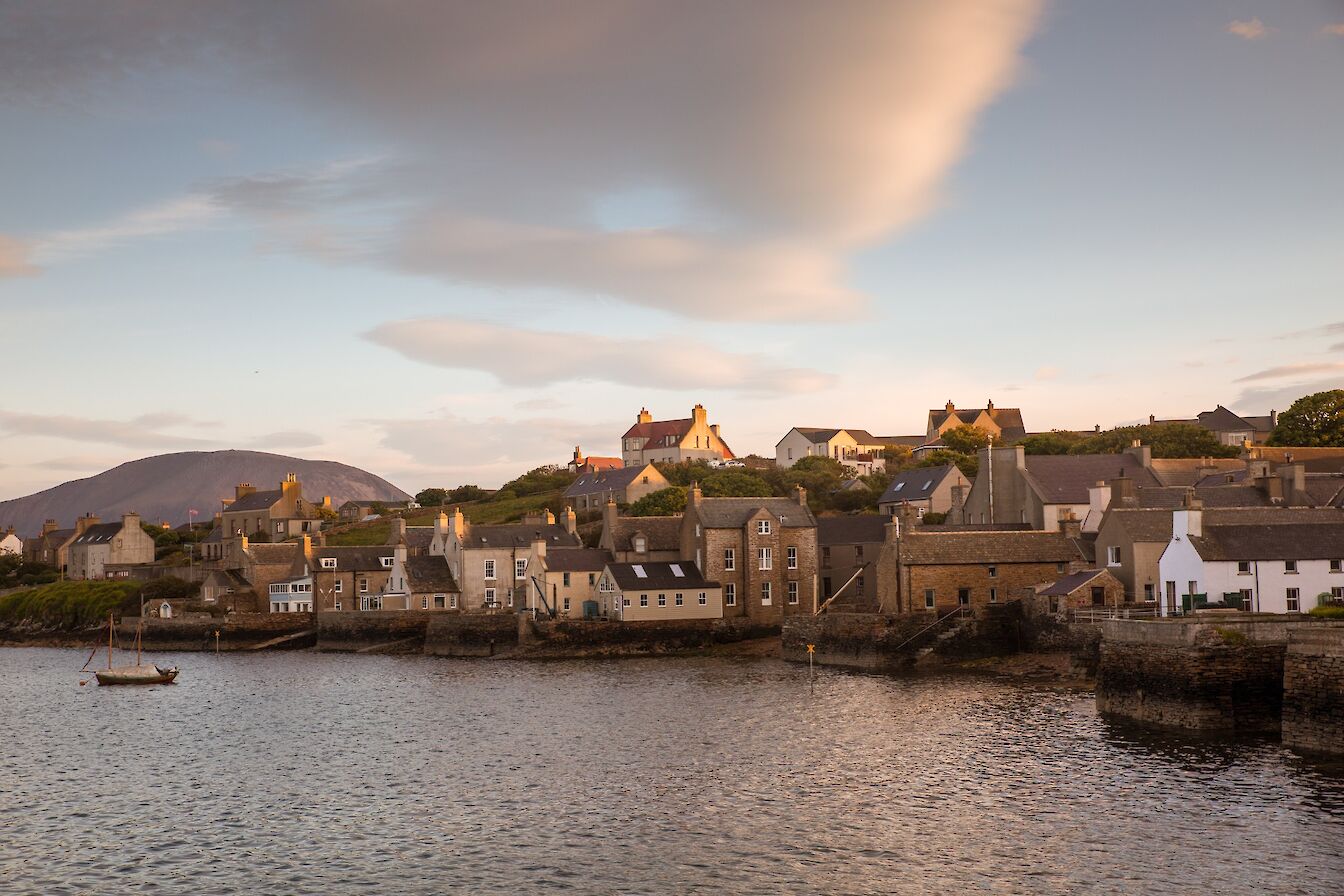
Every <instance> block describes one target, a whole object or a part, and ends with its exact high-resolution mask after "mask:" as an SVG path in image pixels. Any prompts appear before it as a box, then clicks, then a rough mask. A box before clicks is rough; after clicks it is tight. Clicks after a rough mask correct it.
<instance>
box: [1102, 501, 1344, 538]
mask: <svg viewBox="0 0 1344 896" xmlns="http://www.w3.org/2000/svg"><path fill="white" fill-rule="evenodd" d="M1171 517H1172V508H1162V509H1155V508H1154V509H1137V508H1131V507H1112V508H1111V509H1110V510H1108V511H1106V515H1105V516H1104V517H1102V520H1101V528H1103V529H1106V528H1108V527H1110V526H1118V527H1120V529H1121V531H1123V532H1124V533H1125V534H1126V535H1128V536H1129V539H1130V541H1135V542H1148V543H1156V544H1165V543H1167V542H1169V541H1171V525H1172V520H1171ZM1338 522H1344V514H1341V513H1340V511H1339V510H1338V509H1335V508H1331V507H1326V508H1320V507H1232V508H1226V507H1224V508H1214V509H1212V510H1205V511H1204V514H1203V524H1204V526H1205V528H1208V527H1211V526H1233V525H1252V526H1279V525H1305V524H1326V525H1330V524H1332V523H1338Z"/></svg>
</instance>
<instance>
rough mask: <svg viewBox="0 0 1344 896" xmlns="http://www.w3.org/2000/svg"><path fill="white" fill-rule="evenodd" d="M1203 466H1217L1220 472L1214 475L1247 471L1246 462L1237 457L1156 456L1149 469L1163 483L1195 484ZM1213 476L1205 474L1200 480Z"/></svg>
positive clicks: (1224, 481) (1224, 479) (1224, 480)
mask: <svg viewBox="0 0 1344 896" xmlns="http://www.w3.org/2000/svg"><path fill="white" fill-rule="evenodd" d="M1202 467H1214V468H1216V469H1217V470H1218V473H1216V474H1214V476H1221V475H1222V474H1224V473H1236V472H1238V471H1240V472H1242V473H1245V472H1246V462H1245V461H1244V460H1240V459H1238V458H1235V457H1214V458H1208V457H1205V458H1199V457H1155V458H1153V460H1152V463H1151V464H1150V465H1149V469H1151V470H1152V471H1153V475H1154V476H1156V477H1157V480H1158V483H1159V484H1161V485H1195V484H1196V478H1197V477H1198V474H1199V470H1200V468H1202ZM1212 478H1213V476H1204V477H1202V478H1199V481H1200V482H1203V481H1204V480H1205V479H1212ZM1222 481H1223V483H1224V484H1226V481H1227V480H1226V478H1223V480H1222Z"/></svg>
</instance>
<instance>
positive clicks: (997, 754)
mask: <svg viewBox="0 0 1344 896" xmlns="http://www.w3.org/2000/svg"><path fill="white" fill-rule="evenodd" d="M84 657H85V654H83V653H80V652H77V651H70V650H46V649H0V731H2V732H3V734H0V743H3V751H0V892H5V893H34V894H51V893H95V892H96V893H164V894H169V893H193V894H209V893H220V894H224V893H238V892H249V893H277V894H280V893H284V894H298V893H313V894H344V893H352V894H353V893H374V892H382V893H407V894H411V893H415V894H418V893H426V894H428V893H449V892H464V893H527V892H551V891H560V892H566V891H567V892H574V893H699V892H713V893H719V894H729V893H874V892H881V893H901V894H904V893H912V894H913V893H959V894H965V893H981V892H984V893H1033V894H1035V893H1061V894H1062V893H1163V894H1173V893H1192V894H1193V893H1200V894H1204V893H1224V894H1226V893H1301V894H1313V896H1316V894H1328V893H1344V769H1342V768H1340V767H1339V766H1337V765H1335V766H1331V765H1322V764H1317V763H1313V762H1312V761H1310V760H1307V759H1305V758H1303V757H1299V756H1296V755H1294V754H1293V753H1292V752H1291V751H1289V750H1287V749H1285V748H1283V747H1282V746H1280V745H1279V744H1277V743H1275V742H1272V741H1235V742H1228V741H1206V740H1195V739H1190V738H1179V737H1164V736H1154V735H1152V734H1145V733H1141V732H1137V731H1134V730H1130V729H1123V728H1118V727H1115V726H1112V725H1110V724H1108V723H1107V722H1105V721H1104V720H1100V719H1098V718H1097V717H1096V713H1095V704H1094V701H1093V699H1092V697H1091V695H1089V694H1079V693H1077V692H1067V691H1056V690H1052V689H1049V688H1044V687H1041V688H1037V687H1032V686H1021V685H1016V684H1011V683H1006V682H999V681H994V680H988V679H984V678H970V677H957V678H929V679H917V680H910V679H899V678H887V677H882V676H876V675H863V674H850V673H844V672H838V671H834V670H818V674H817V683H816V693H815V695H811V694H809V689H808V682H807V669H806V667H800V666H793V665H788V664H784V663H782V662H779V661H776V660H761V659H719V658H693V659H692V658H687V659H679V658H657V659H641V660H622V661H614V662H588V661H585V662H554V663H518V662H511V661H456V660H441V659H428V658H419V657H414V658H401V657H367V656H358V657H356V656H341V655H327V654H314V653H262V654H247V655H243V654H233V655H229V654H225V655H223V656H213V655H209V654H181V655H173V654H158V655H155V657H154V659H156V660H158V661H160V662H169V663H172V664H174V665H179V666H181V667H182V670H183V671H182V676H181V678H180V680H179V683H177V684H175V685H171V686H162V687H151V688H106V687H104V688H99V687H97V686H96V685H94V684H90V685H88V686H87V687H79V686H78V676H77V675H76V670H77V669H78V668H79V667H80V666H81V664H82V663H83V661H84Z"/></svg>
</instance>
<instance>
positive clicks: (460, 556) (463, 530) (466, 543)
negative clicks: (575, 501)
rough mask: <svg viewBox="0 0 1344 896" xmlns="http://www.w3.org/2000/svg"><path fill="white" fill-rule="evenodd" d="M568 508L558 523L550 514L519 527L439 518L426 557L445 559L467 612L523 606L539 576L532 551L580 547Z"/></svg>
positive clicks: (448, 516) (456, 512)
mask: <svg viewBox="0 0 1344 896" xmlns="http://www.w3.org/2000/svg"><path fill="white" fill-rule="evenodd" d="M577 530H578V526H577V522H576V520H575V517H574V511H573V510H572V509H568V508H567V509H566V511H565V513H564V514H563V516H562V521H561V522H560V523H557V522H556V520H555V516H554V514H552V513H551V512H550V511H549V510H548V511H543V512H542V513H540V514H536V515H533V516H530V517H525V518H524V520H523V522H522V523H513V524H508V525H493V526H486V525H475V524H473V523H471V522H469V521H468V520H466V519H465V518H464V517H463V516H462V511H460V510H458V509H456V508H455V509H454V510H453V512H452V513H451V514H446V513H441V514H439V518H438V522H437V525H436V531H435V533H434V540H433V542H432V544H431V546H430V553H431V554H436V555H441V556H444V557H447V558H448V565H449V568H450V569H452V572H453V579H454V581H456V582H457V584H458V587H460V588H461V589H462V601H463V603H464V608H465V609H466V610H468V611H470V612H482V611H496V610H511V609H513V608H515V607H523V606H527V603H526V601H527V600H528V595H529V593H530V592H531V591H533V590H534V589H535V588H536V587H537V586H536V585H535V584H533V583H532V581H531V578H532V575H533V574H536V573H538V572H539V571H540V558H539V556H538V554H537V551H536V549H535V546H536V545H538V544H540V545H544V550H546V551H551V550H566V549H572V548H582V547H583V542H582V541H581V540H580V539H579V537H578V534H577Z"/></svg>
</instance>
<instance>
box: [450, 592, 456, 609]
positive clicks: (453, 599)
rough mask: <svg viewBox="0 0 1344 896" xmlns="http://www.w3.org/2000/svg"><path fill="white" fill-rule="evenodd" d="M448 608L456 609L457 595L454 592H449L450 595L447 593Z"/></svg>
mask: <svg viewBox="0 0 1344 896" xmlns="http://www.w3.org/2000/svg"><path fill="white" fill-rule="evenodd" d="M448 609H450V610H456V609H457V595H456V594H450V595H448Z"/></svg>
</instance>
